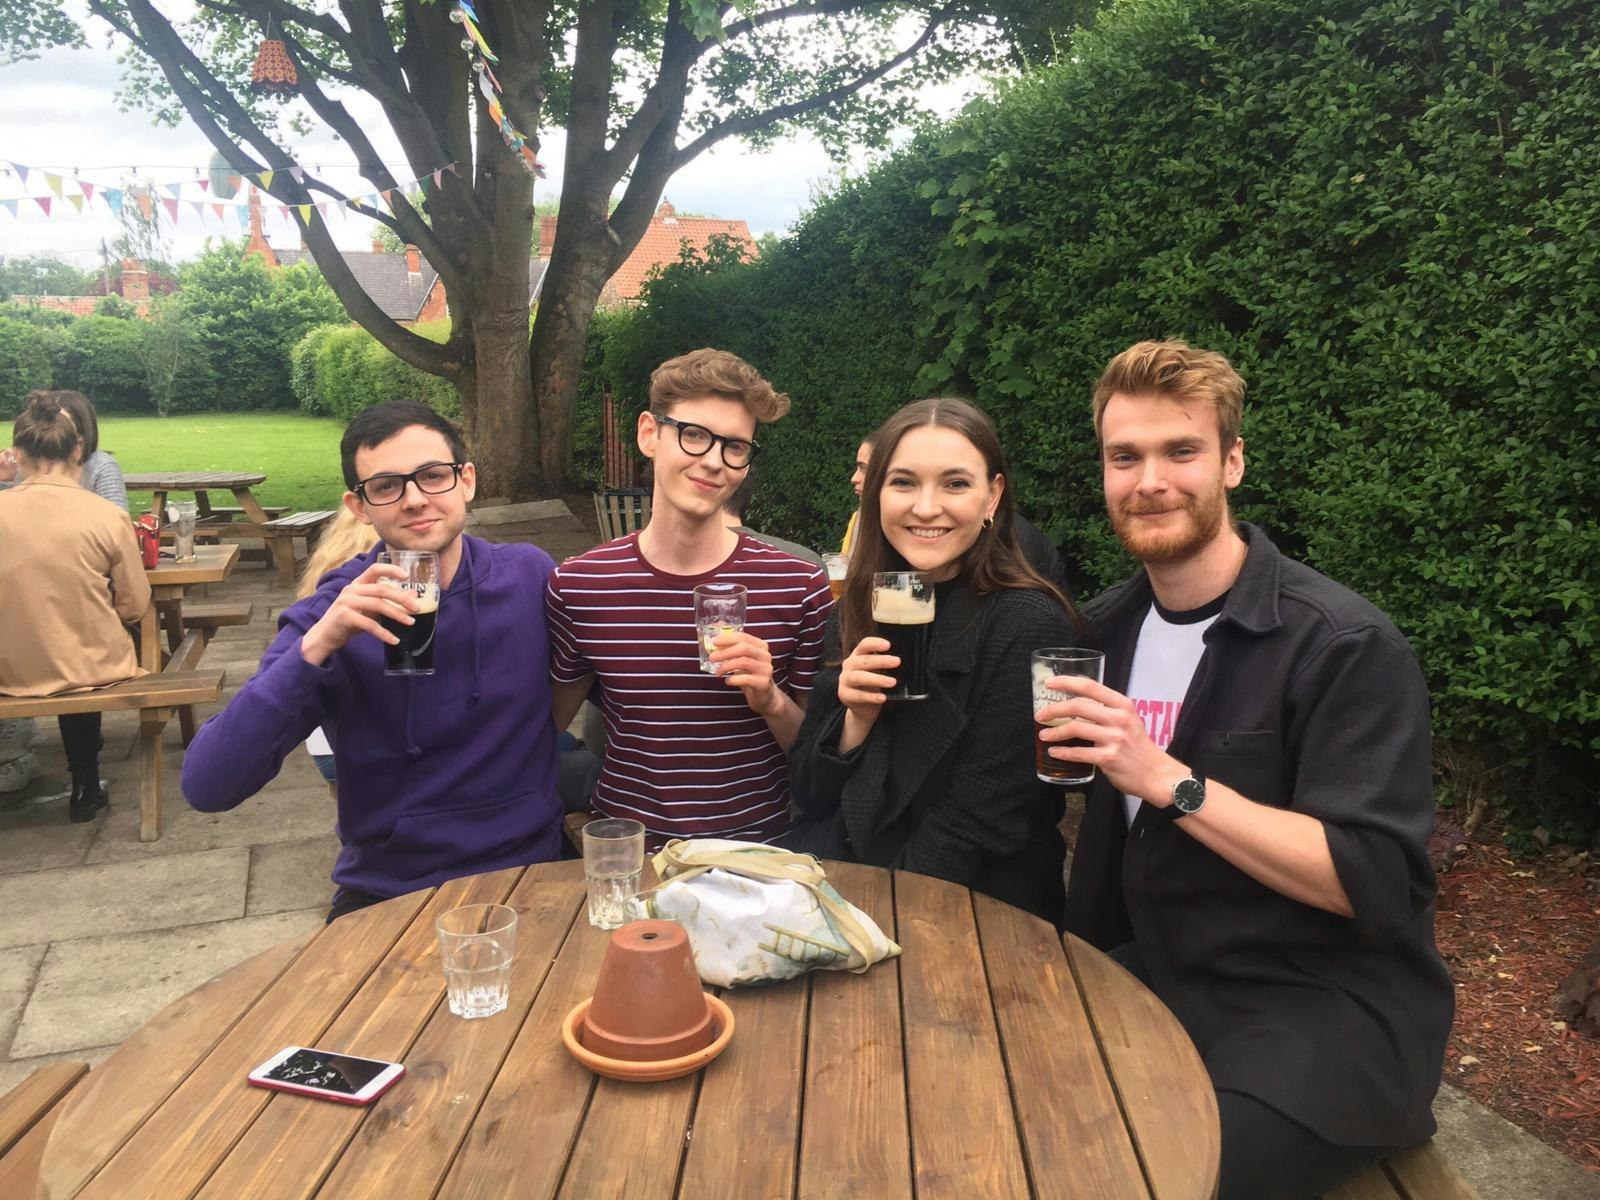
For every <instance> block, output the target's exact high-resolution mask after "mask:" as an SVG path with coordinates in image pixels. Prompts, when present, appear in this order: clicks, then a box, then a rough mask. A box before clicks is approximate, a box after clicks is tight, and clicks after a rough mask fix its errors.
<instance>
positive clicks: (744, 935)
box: [643, 838, 900, 987]
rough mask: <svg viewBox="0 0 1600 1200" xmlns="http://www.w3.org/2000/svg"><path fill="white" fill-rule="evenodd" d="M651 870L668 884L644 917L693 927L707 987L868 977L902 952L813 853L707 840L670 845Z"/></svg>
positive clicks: (648, 899) (652, 897)
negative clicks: (824, 974)
mask: <svg viewBox="0 0 1600 1200" xmlns="http://www.w3.org/2000/svg"><path fill="white" fill-rule="evenodd" d="M650 861H651V863H652V865H654V867H655V869H656V874H657V876H659V877H660V879H661V880H662V882H661V885H660V886H659V887H657V888H655V889H654V890H652V891H650V892H647V893H646V894H645V896H644V897H643V907H644V909H645V910H646V912H647V913H648V915H650V916H652V917H659V918H663V919H665V920H669V921H676V922H677V923H678V924H679V925H682V926H683V928H684V929H685V930H686V931H687V932H688V934H689V944H690V946H691V947H692V948H693V950H694V961H695V966H696V967H698V968H699V970H700V979H701V981H702V982H704V983H708V984H711V985H712V986H714V987H736V986H738V985H739V984H747V983H778V982H780V981H781V980H784V979H792V978H794V977H795V976H796V975H800V974H803V973H804V972H806V971H813V970H823V971H856V972H861V971H865V970H866V969H867V968H868V967H870V966H871V965H872V964H873V963H875V962H879V961H881V960H883V959H885V958H893V957H894V956H895V955H897V954H899V953H900V947H899V946H897V945H895V944H894V943H893V942H891V941H890V940H889V939H888V938H886V937H884V935H883V930H881V929H879V928H878V926H877V923H876V922H875V921H873V919H872V918H871V917H869V916H867V914H866V913H864V912H862V911H861V910H860V909H859V908H857V907H856V906H855V905H853V904H851V903H850V902H849V901H848V900H846V899H845V898H844V897H843V896H841V895H839V893H838V892H837V891H835V890H834V888H833V885H832V884H830V883H829V882H828V880H827V876H826V875H825V874H824V873H823V870H822V864H821V863H819V862H818V861H817V860H816V859H815V858H813V857H811V855H809V854H796V853H795V852H793V851H791V850H780V849H778V848H777V847H776V846H764V845H762V844H761V843H759V842H736V841H726V840H722V839H717V838H698V839H695V840H692V841H685V840H681V839H679V840H676V841H671V842H668V843H667V844H666V845H665V846H664V847H662V849H661V851H660V853H658V854H657V855H656V856H655V857H654V858H652V859H651V860H650Z"/></svg>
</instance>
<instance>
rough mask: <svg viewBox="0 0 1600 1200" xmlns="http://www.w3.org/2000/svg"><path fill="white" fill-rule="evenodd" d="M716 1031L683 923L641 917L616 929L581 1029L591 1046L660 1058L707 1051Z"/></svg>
mask: <svg viewBox="0 0 1600 1200" xmlns="http://www.w3.org/2000/svg"><path fill="white" fill-rule="evenodd" d="M716 1036H717V1029H716V1028H715V1026H714V1025H713V1023H712V1020H711V1006H710V1005H709V1004H708V1003H707V1002H706V993H705V989H704V988H702V987H701V986H700V974H699V972H698V971H696V970H695V965H694V955H693V954H692V953H691V952H690V949H689V935H688V934H687V933H686V932H685V931H684V929H683V926H681V925H677V924H674V923H673V922H671V921H633V922H631V923H629V924H627V925H624V926H622V928H620V929H618V930H616V931H615V932H614V933H612V935H611V942H610V944H609V945H608V946H607V947H606V956H605V959H604V960H603V961H602V962H601V964H600V975H599V977H598V978H597V979H596V980H595V985H594V998H593V999H592V1000H591V1001H590V1003H589V1010H588V1012H587V1013H585V1014H584V1019H583V1022H582V1025H581V1026H580V1027H579V1029H578V1038H579V1041H581V1042H582V1044H583V1046H584V1048H585V1049H587V1050H589V1051H591V1052H593V1053H594V1054H596V1055H599V1056H601V1057H604V1058H610V1059H618V1060H621V1061H624V1062H636V1063H659V1062H664V1061H666V1060H667V1059H676V1058H682V1057H684V1056H685V1055H688V1054H693V1053H695V1052H696V1051H698V1050H704V1049H705V1048H706V1047H707V1046H709V1045H711V1043H712V1042H713V1041H714V1040H715V1039H716Z"/></svg>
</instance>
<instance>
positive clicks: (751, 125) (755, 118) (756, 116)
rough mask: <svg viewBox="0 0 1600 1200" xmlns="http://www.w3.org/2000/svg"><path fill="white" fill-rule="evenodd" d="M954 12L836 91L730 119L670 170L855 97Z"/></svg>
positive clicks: (942, 12) (945, 12)
mask: <svg viewBox="0 0 1600 1200" xmlns="http://www.w3.org/2000/svg"><path fill="white" fill-rule="evenodd" d="M955 9H956V6H955V5H953V4H947V5H945V6H944V7H943V8H941V9H939V11H938V12H936V13H934V14H933V16H931V17H930V18H929V19H928V24H927V26H926V27H925V28H924V29H923V31H922V34H921V36H919V37H918V38H917V40H916V41H914V42H912V43H911V45H909V46H907V47H906V48H905V49H904V50H902V51H901V52H900V53H899V54H896V55H895V56H894V57H892V58H888V59H885V60H884V61H883V62H881V63H879V64H878V65H877V66H875V67H873V68H872V70H870V71H867V72H866V73H865V74H862V75H859V76H857V77H856V78H855V79H853V80H851V81H850V82H849V83H843V84H840V85H839V86H838V87H836V88H829V89H828V90H827V91H825V92H818V93H817V94H816V95H815V96H809V97H807V98H806V99H804V100H796V101H794V102H792V103H790V104H778V105H775V106H773V107H772V108H769V109H765V110H764V111H762V112H758V113H751V114H750V115H748V116H744V117H730V118H729V119H728V120H726V121H723V122H721V123H719V124H717V125H714V126H712V127H711V128H710V129H708V130H706V131H705V132H704V133H702V134H701V135H700V136H699V137H697V138H696V139H695V140H694V141H692V142H690V143H689V144H688V145H687V146H685V147H683V149H681V150H679V151H678V153H677V155H676V157H674V159H673V162H672V170H673V171H677V170H678V169H679V168H680V167H682V166H683V165H684V164H685V163H687V162H689V161H691V160H692V159H694V158H697V157H698V156H699V155H701V154H703V153H704V152H705V151H706V150H709V149H710V148H711V147H712V146H714V145H716V144H717V143H718V142H720V141H722V140H723V139H724V138H727V137H733V136H734V135H736V134H742V133H754V132H755V131H757V130H758V129H765V128H767V127H768V126H769V125H776V124H777V123H778V122H779V121H787V120H789V119H790V118H792V117H798V116H802V115H804V114H805V113H808V112H815V111H816V110H817V109H819V108H825V107H827V106H828V105H830V104H833V103H835V102H836V101H839V100H843V99H845V98H846V97H848V96H852V95H854V94H855V93H856V92H859V91H860V90H861V89H862V88H864V87H866V86H867V85H868V84H870V83H874V82H876V81H877V80H879V79H882V78H883V77H884V76H885V75H887V74H888V73H889V72H890V71H893V70H894V69H895V68H896V67H899V66H902V65H904V64H905V63H907V62H909V61H910V60H911V59H912V58H914V57H915V56H916V55H917V54H918V53H919V52H920V51H921V50H922V48H923V47H924V46H926V45H927V44H928V43H929V42H930V41H932V40H933V35H934V34H935V33H937V32H938V31H939V27H940V26H941V25H943V24H944V23H945V21H946V20H948V19H949V17H950V16H951V14H952V13H954V12H955Z"/></svg>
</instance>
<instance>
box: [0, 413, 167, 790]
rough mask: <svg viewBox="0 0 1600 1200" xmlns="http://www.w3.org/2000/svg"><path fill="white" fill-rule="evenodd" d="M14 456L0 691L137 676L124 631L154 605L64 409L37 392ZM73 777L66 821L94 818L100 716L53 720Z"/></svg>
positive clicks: (0, 512)
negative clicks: (16, 477)
mask: <svg viewBox="0 0 1600 1200" xmlns="http://www.w3.org/2000/svg"><path fill="white" fill-rule="evenodd" d="M12 446H13V451H14V453H15V455H16V457H17V459H18V461H19V463H20V465H21V468H22V475H23V481H22V482H21V483H19V484H17V485H16V486H15V487H12V488H8V489H7V490H5V491H3V492H0V580H4V581H5V582H4V586H3V587H0V629H3V630H4V631H5V636H4V637H3V638H0V695H4V696H29V697H34V696H55V695H59V694H61V693H63V692H75V691H82V690H85V689H88V688H97V687H105V686H106V685H108V684H112V683H120V682H122V681H123V680H125V679H131V678H133V677H134V676H136V675H141V674H143V673H144V671H143V669H142V668H141V667H140V666H139V663H138V658H137V656H136V655H135V653H134V644H133V639H132V638H131V637H130V636H129V634H128V630H127V629H126V628H125V626H127V625H130V624H132V623H133V622H135V621H137V620H138V619H139V617H140V616H141V615H142V614H143V613H144V611H145V609H146V608H147V607H148V606H149V603H150V583H149V581H148V580H147V579H146V578H145V573H144V567H143V565H142V564H141V562H140V558H139V547H138V544H137V543H136V542H135V540H134V536H133V525H132V523H131V522H130V521H129V519H128V513H127V510H126V509H119V508H117V507H116V505H114V504H112V503H110V502H108V501H107V500H105V499H103V498H102V497H100V496H97V495H95V494H94V493H93V492H90V491H88V490H87V489H85V488H84V487H83V486H82V485H81V483H80V475H81V470H82V466H83V436H82V433H81V431H80V430H79V428H78V425H77V423H76V422H75V421H74V420H73V418H72V415H71V413H70V412H69V411H68V409H67V408H66V406H65V405H64V404H63V403H62V401H61V400H60V399H59V398H58V397H57V396H55V395H52V394H51V393H48V392H44V393H33V394H32V395H30V396H29V398H28V403H27V407H26V408H25V409H24V410H23V412H22V415H21V416H20V417H18V418H17V421H16V425H15V426H14V428H13V433H12ZM57 721H58V722H59V724H60V727H61V740H62V743H63V744H64V746H65V748H66V753H67V764H68V766H69V767H70V769H71V771H72V801H71V805H70V810H69V811H70V815H71V818H72V820H74V821H88V820H91V819H92V818H93V817H94V815H95V813H97V812H98V811H99V810H100V809H102V808H104V807H105V806H106V798H105V796H104V794H103V793H102V791H101V788H100V714H99V713H77V714H72V715H68V716H62V717H58V718H57Z"/></svg>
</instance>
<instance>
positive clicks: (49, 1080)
mask: <svg viewBox="0 0 1600 1200" xmlns="http://www.w3.org/2000/svg"><path fill="white" fill-rule="evenodd" d="M88 1073H89V1064H88V1063H81V1062H58V1063H51V1064H49V1065H48V1066H44V1067H40V1068H39V1069H38V1070H37V1071H35V1072H34V1073H33V1074H32V1075H29V1076H28V1077H27V1078H26V1079H24V1080H23V1081H22V1082H21V1083H19V1084H17V1086H16V1087H14V1088H12V1089H11V1090H10V1091H9V1092H7V1093H6V1094H5V1095H4V1096H0V1196H5V1197H11V1196H17V1197H26V1196H32V1195H33V1194H34V1191H35V1189H36V1188H37V1187H38V1183H39V1162H40V1160H41V1159H42V1158H43V1156H44V1147H45V1143H46V1142H47V1141H49V1140H50V1131H51V1130H52V1129H53V1128H55V1123H56V1118H57V1117H59V1116H60V1115H61V1106H62V1104H63V1103H64V1102H65V1101H66V1098H67V1093H68V1092H70V1091H71V1090H72V1089H73V1088H74V1087H75V1086H76V1085H77V1083H78V1080H80V1079H82V1078H83V1077H84V1076H85V1075H87V1074H88Z"/></svg>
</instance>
